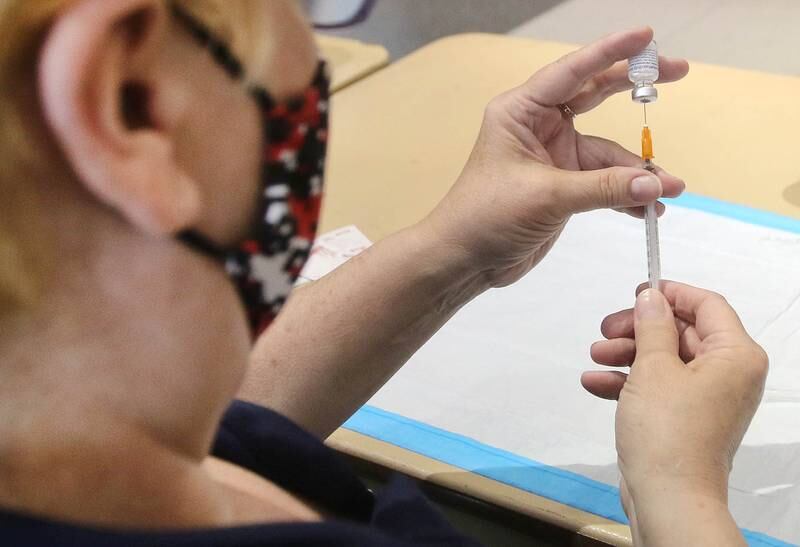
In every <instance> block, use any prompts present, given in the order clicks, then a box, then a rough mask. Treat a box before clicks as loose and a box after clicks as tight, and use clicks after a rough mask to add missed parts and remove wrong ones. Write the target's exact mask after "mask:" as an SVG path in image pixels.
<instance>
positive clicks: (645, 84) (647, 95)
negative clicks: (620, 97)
mask: <svg viewBox="0 0 800 547" xmlns="http://www.w3.org/2000/svg"><path fill="white" fill-rule="evenodd" d="M628 79H629V80H630V81H631V82H633V91H632V93H631V98H632V99H633V100H634V101H636V102H638V103H650V102H653V101H655V100H656V99H657V98H658V92H657V91H656V88H655V86H654V84H655V82H656V80H658V45H657V44H656V42H655V40H653V41H651V42H650V43H649V44H648V45H647V47H646V48H644V50H642V51H641V52H640V53H638V54H636V55H634V56H633V57H631V58H630V59H628Z"/></svg>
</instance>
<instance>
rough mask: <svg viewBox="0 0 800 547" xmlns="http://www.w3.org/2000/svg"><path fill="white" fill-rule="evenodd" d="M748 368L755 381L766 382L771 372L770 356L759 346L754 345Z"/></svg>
mask: <svg viewBox="0 0 800 547" xmlns="http://www.w3.org/2000/svg"><path fill="white" fill-rule="evenodd" d="M748 368H749V370H750V373H751V374H752V375H753V377H754V380H756V381H759V382H761V383H763V382H764V381H766V378H767V373H768V372H769V355H767V352H766V351H764V348H762V347H761V346H759V345H758V344H755V343H754V344H753V347H752V348H751V349H750V354H749V359H748Z"/></svg>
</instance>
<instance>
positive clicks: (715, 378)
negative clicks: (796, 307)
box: [582, 282, 767, 545]
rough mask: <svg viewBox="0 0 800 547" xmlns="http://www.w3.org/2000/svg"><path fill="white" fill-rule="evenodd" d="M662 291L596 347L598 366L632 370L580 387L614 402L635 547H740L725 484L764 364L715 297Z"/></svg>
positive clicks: (611, 320)
mask: <svg viewBox="0 0 800 547" xmlns="http://www.w3.org/2000/svg"><path fill="white" fill-rule="evenodd" d="M662 289H663V291H664V293H663V295H662V294H661V293H660V292H658V291H656V290H645V291H643V292H641V293H640V294H639V296H638V298H637V299H636V307H635V309H634V310H625V311H621V312H618V313H615V314H612V315H609V316H608V317H606V319H605V320H604V321H603V324H602V327H601V331H602V333H603V335H604V336H605V337H606V338H607V340H604V341H602V342H597V343H595V344H594V345H593V346H592V350H591V354H592V359H594V360H595V361H596V362H597V363H600V364H603V365H610V366H625V365H629V364H631V363H633V364H632V367H631V372H630V375H628V376H626V375H625V374H623V373H621V372H613V371H608V372H605V371H596V372H586V373H584V375H583V378H582V383H583V385H584V387H585V388H586V389H587V390H589V391H590V392H591V393H593V394H595V395H597V396H599V397H603V398H607V399H617V398H618V399H619V404H618V406H617V418H616V439H617V451H618V454H619V466H620V471H621V473H622V484H621V486H620V492H621V496H622V501H623V505H624V507H625V511H626V513H627V514H628V516H629V517H630V519H631V525H632V528H633V531H634V536H635V538H638V539H639V541H640V542H642V543H644V544H646V545H661V544H663V545H731V544H738V543H741V542H742V541H743V540H742V539H741V536H740V535H739V532H738V530H737V529H736V526H735V524H734V523H733V520H732V519H731V517H730V514H729V513H728V511H727V494H728V475H729V473H730V470H731V466H732V461H733V456H734V454H735V453H736V450H737V448H738V447H739V443H741V441H742V437H743V436H744V433H745V431H746V429H747V427H748V425H749V424H750V420H751V419H752V417H753V414H754V413H755V411H756V408H757V406H758V403H759V401H760V399H761V395H762V393H763V389H764V382H765V379H766V374H767V356H766V354H765V353H764V350H762V349H761V347H760V346H759V345H758V344H756V343H755V342H754V341H753V340H752V339H751V338H750V336H748V334H747V332H745V330H744V327H743V326H742V324H741V322H740V321H739V318H738V316H737V315H736V312H734V310H733V309H732V308H731V307H730V306H729V305H728V303H727V302H726V301H725V299H724V298H723V297H721V296H720V295H718V294H715V293H712V292H709V291H705V290H702V289H697V288H694V287H690V286H688V285H683V284H680V283H674V282H664V283H663V285H662ZM690 515H691V516H690ZM693 521H696V522H697V525H696V526H693ZM709 534H717V535H709Z"/></svg>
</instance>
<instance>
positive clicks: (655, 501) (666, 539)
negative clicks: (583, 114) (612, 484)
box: [631, 488, 747, 547]
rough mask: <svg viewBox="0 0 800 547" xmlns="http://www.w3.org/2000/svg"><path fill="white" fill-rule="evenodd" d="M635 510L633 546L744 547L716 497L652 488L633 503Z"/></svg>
mask: <svg viewBox="0 0 800 547" xmlns="http://www.w3.org/2000/svg"><path fill="white" fill-rule="evenodd" d="M635 511H636V516H635V518H632V519H631V520H632V522H631V527H632V529H633V535H634V538H635V539H636V540H638V541H635V542H634V543H636V545H637V547H638V546H644V547H661V546H664V547H666V546H672V545H719V546H725V547H728V546H737V547H738V546H746V545H747V542H746V541H745V540H744V537H743V536H742V534H741V532H740V531H739V528H738V527H737V526H736V522H735V521H734V520H733V517H732V516H731V514H730V511H729V510H728V504H727V500H726V499H723V498H722V497H721V496H720V495H710V494H706V493H697V492H687V491H673V490H672V489H668V488H665V489H660V490H655V489H654V490H652V491H651V492H649V493H647V494H646V495H643V496H640V497H639V498H638V499H637V500H636V501H635Z"/></svg>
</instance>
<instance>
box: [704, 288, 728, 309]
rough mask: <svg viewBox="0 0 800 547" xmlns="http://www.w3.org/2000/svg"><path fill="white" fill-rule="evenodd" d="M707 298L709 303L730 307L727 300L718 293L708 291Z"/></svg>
mask: <svg viewBox="0 0 800 547" xmlns="http://www.w3.org/2000/svg"><path fill="white" fill-rule="evenodd" d="M707 298H708V300H709V301H711V302H713V303H715V304H719V305H721V306H727V307H730V304H728V299H727V298H725V297H724V296H722V295H721V294H719V293H718V292H714V291H708V296H707Z"/></svg>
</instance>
